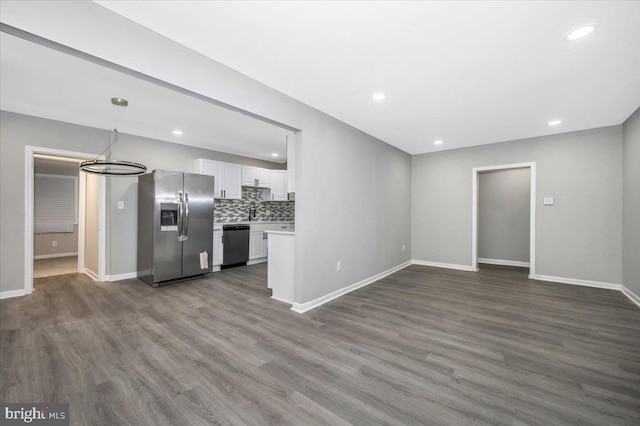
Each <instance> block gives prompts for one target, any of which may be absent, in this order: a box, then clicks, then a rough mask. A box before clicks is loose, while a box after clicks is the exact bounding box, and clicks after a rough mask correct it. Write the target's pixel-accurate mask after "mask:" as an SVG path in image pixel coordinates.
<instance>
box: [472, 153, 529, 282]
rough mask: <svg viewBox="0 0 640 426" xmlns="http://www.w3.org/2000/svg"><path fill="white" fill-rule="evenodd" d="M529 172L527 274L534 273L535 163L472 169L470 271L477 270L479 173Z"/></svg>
mask: <svg viewBox="0 0 640 426" xmlns="http://www.w3.org/2000/svg"><path fill="white" fill-rule="evenodd" d="M526 168H528V169H529V170H530V171H531V172H530V176H529V182H530V200H529V272H530V273H531V274H532V275H533V274H535V273H536V163H535V161H533V162H530V163H515V164H503V165H499V166H484V167H474V168H473V169H472V170H471V185H472V187H471V188H472V189H471V192H472V199H471V270H472V271H477V270H478V182H479V174H480V172H488V171H493V170H509V169H526Z"/></svg>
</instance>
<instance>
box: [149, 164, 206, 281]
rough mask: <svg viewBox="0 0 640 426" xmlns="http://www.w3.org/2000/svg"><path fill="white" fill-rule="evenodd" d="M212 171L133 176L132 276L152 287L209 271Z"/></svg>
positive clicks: (165, 172) (160, 172)
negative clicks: (135, 237) (135, 264)
mask: <svg viewBox="0 0 640 426" xmlns="http://www.w3.org/2000/svg"><path fill="white" fill-rule="evenodd" d="M213 183H214V178H213V176H205V175H198V174H192V173H181V172H170V171H166V170H154V171H153V172H152V173H149V174H146V175H142V176H140V177H138V278H139V279H141V280H142V281H144V282H145V283H147V284H149V285H151V286H153V287H158V286H161V285H164V284H168V283H171V282H175V281H180V280H184V279H186V278H190V277H194V276H198V275H203V274H206V273H209V272H211V270H212V266H211V260H212V256H211V255H212V253H211V252H212V249H213Z"/></svg>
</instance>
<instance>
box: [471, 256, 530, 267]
mask: <svg viewBox="0 0 640 426" xmlns="http://www.w3.org/2000/svg"><path fill="white" fill-rule="evenodd" d="M478 263H487V264H489V265H500V266H518V267H520V268H528V267H529V262H520V261H518V260H502V259H487V258H484V257H479V258H478Z"/></svg>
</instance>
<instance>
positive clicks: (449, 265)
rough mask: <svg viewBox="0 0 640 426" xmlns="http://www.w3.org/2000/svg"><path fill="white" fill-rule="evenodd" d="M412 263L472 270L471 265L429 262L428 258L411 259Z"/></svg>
mask: <svg viewBox="0 0 640 426" xmlns="http://www.w3.org/2000/svg"><path fill="white" fill-rule="evenodd" d="M411 263H412V264H414V265H422V266H434V267H436V268H446V269H457V270H459V271H473V268H472V267H471V265H456V264H455V263H440V262H430V261H428V260H412V261H411Z"/></svg>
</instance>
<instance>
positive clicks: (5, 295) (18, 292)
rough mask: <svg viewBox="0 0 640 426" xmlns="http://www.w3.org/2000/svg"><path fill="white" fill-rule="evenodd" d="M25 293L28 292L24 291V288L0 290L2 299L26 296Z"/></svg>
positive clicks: (0, 298)
mask: <svg viewBox="0 0 640 426" xmlns="http://www.w3.org/2000/svg"><path fill="white" fill-rule="evenodd" d="M25 294H26V293H25V292H24V289H23V288H21V289H20V290H7V291H0V300H2V299H10V298H12V297H20V296H24V295H25Z"/></svg>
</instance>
